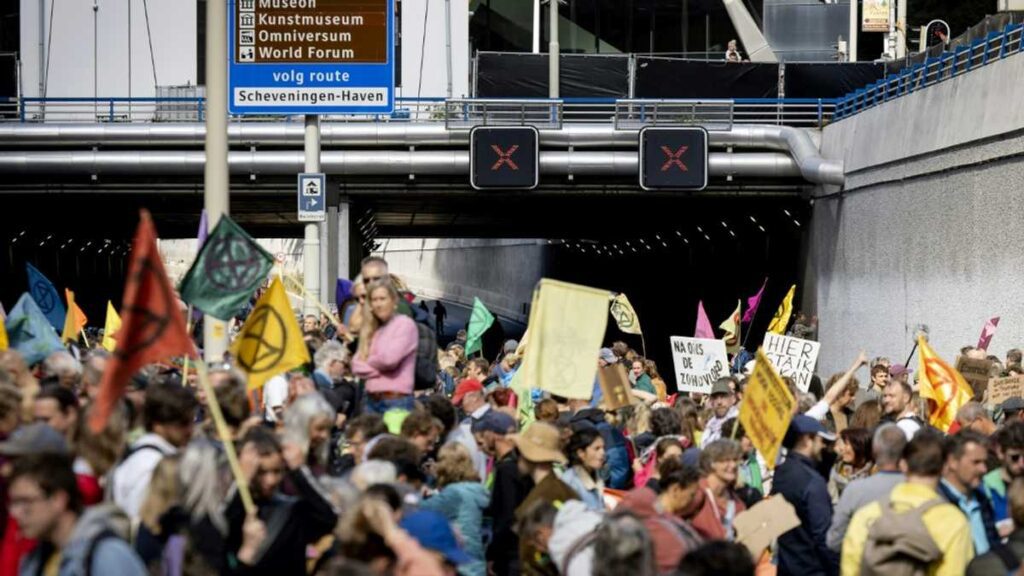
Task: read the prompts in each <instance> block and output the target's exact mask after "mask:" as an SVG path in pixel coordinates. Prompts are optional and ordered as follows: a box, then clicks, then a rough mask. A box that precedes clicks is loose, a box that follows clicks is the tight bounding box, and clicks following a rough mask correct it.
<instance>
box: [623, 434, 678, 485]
mask: <svg viewBox="0 0 1024 576" xmlns="http://www.w3.org/2000/svg"><path fill="white" fill-rule="evenodd" d="M685 441H686V440H685V439H684V438H681V437H679V436H665V437H662V438H660V439H659V440H658V441H657V442H655V443H654V445H653V446H651V447H649V448H648V449H647V450H646V451H645V453H644V454H642V455H641V456H640V457H639V458H637V459H636V460H635V461H634V462H633V478H634V480H635V485H636V487H637V488H639V487H641V486H646V487H647V488H650V489H651V490H653V491H654V492H655V493H658V492H660V491H661V488H660V487H659V485H658V482H659V480H661V471H660V470H661V466H662V465H663V464H665V462H668V461H670V460H675V461H679V460H680V459H681V458H682V456H683V443H684V442H685Z"/></svg>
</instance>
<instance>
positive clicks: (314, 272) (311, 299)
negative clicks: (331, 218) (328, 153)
mask: <svg viewBox="0 0 1024 576" xmlns="http://www.w3.org/2000/svg"><path fill="white" fill-rule="evenodd" d="M305 151H306V167H305V168H306V172H307V173H310V172H319V171H320V117H319V116H318V115H316V114H307V115H306V139H305ZM321 194H323V190H321ZM322 208H323V206H321V209H322ZM302 273H303V282H302V283H303V287H304V288H305V289H306V293H305V298H303V301H302V313H303V314H312V315H314V316H318V312H317V303H318V302H319V301H320V224H319V223H318V222H306V228H305V240H304V241H303V245H302Z"/></svg>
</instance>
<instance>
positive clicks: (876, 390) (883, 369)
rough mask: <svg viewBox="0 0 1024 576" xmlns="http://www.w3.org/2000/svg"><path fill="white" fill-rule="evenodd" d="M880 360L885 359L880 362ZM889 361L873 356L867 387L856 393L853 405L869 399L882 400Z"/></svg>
mask: <svg viewBox="0 0 1024 576" xmlns="http://www.w3.org/2000/svg"><path fill="white" fill-rule="evenodd" d="M882 360H885V361H884V362H882ZM890 379H891V378H890V376H889V361H888V360H887V359H883V358H875V359H874V360H873V361H872V362H871V382H870V383H869V385H868V387H867V389H865V390H861V391H860V392H858V393H857V397H856V398H855V399H854V405H856V406H858V407H859V406H860V405H861V404H863V403H865V402H867V401H869V400H878V401H881V400H882V396H883V395H884V394H885V387H886V386H888V385H889V381H890Z"/></svg>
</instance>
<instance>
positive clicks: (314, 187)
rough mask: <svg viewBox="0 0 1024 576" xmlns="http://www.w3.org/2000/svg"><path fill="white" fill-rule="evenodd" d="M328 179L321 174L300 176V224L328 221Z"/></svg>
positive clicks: (310, 173) (309, 173) (312, 173)
mask: <svg viewBox="0 0 1024 576" xmlns="http://www.w3.org/2000/svg"><path fill="white" fill-rule="evenodd" d="M326 186H327V178H326V177H325V176H324V175H323V174H321V173H315V172H306V173H302V174H299V187H298V190H297V192H298V196H299V222H323V221H324V220H326V219H327V212H326V210H327V206H326V204H327V202H326Z"/></svg>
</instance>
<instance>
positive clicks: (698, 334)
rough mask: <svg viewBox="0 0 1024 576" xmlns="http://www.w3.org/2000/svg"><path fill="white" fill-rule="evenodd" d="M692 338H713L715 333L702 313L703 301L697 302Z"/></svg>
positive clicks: (705, 313)
mask: <svg viewBox="0 0 1024 576" xmlns="http://www.w3.org/2000/svg"><path fill="white" fill-rule="evenodd" d="M693 337H694V338H711V339H714V338H715V331H714V329H713V328H711V321H710V320H708V314H707V312H705V311H704V301H703V300H702V301H700V302H697V329H696V330H695V331H694V334H693Z"/></svg>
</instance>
